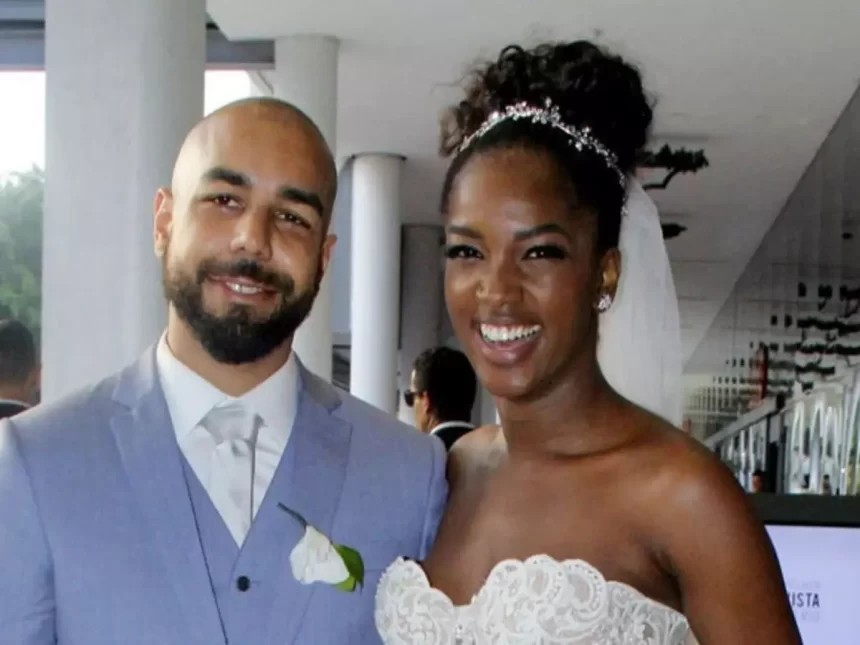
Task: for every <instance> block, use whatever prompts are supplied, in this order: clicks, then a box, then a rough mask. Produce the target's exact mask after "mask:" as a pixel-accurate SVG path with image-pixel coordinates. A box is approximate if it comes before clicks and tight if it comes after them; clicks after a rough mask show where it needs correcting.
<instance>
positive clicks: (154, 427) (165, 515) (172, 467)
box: [111, 350, 226, 645]
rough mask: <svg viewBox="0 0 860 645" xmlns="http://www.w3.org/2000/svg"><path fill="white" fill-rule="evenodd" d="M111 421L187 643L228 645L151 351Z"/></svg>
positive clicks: (123, 389)
mask: <svg viewBox="0 0 860 645" xmlns="http://www.w3.org/2000/svg"><path fill="white" fill-rule="evenodd" d="M114 399H115V401H117V402H118V403H119V404H120V405H122V406H123V410H122V411H121V412H119V413H118V414H116V415H115V416H114V417H113V418H112V419H111V429H112V431H113V434H114V439H115V441H116V444H117V447H118V449H119V454H120V458H121V459H122V463H123V466H124V467H125V470H126V472H127V474H128V480H129V483H130V486H131V488H132V489H133V490H134V492H135V494H136V497H137V499H138V500H139V503H140V507H141V509H142V512H143V514H144V516H145V519H146V520H147V524H148V525H149V527H150V528H151V530H152V534H153V536H154V540H155V543H156V546H157V548H158V549H159V551H160V552H161V555H162V557H163V559H164V565H165V572H166V574H167V579H168V581H169V582H170V584H171V586H172V587H173V591H174V594H175V597H176V599H177V602H178V603H179V605H180V607H181V608H182V611H183V614H184V616H185V618H186V622H187V625H188V634H187V638H188V639H191V640H184V641H183V642H191V641H193V642H195V643H199V645H213V644H224V645H225V644H226V637H225V634H224V629H223V627H222V624H221V618H220V616H219V614H218V607H217V604H216V602H215V596H214V593H213V590H212V585H211V582H210V580H209V573H208V570H207V567H206V560H205V556H204V554H203V548H202V545H201V543H200V536H199V533H198V530H197V523H196V521H195V517H194V510H193V507H192V505H191V499H190V497H189V493H188V486H187V484H186V482H185V478H184V473H183V469H182V461H181V452H180V450H179V446H178V445H177V443H176V436H175V434H174V431H173V425H172V423H171V421H170V414H169V412H168V410H167V404H166V402H165V400H164V395H163V393H162V391H161V386H160V384H159V381H158V376H157V372H156V366H155V351H154V350H150V351H149V352H147V354H145V355H144V356H143V358H141V360H140V361H139V362H138V363H137V364H136V365H135V366H133V367H131V368H129V369H128V370H126V372H125V373H124V374H123V375H122V377H121V379H120V382H119V385H118V386H117V389H116V391H115V392H114Z"/></svg>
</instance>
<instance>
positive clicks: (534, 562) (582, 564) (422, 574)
mask: <svg viewBox="0 0 860 645" xmlns="http://www.w3.org/2000/svg"><path fill="white" fill-rule="evenodd" d="M546 563H552V564H554V565H556V566H571V567H575V568H578V569H583V570H584V571H587V572H588V573H590V574H591V575H593V576H594V577H596V578H599V579H600V580H601V581H602V582H603V583H604V584H606V585H609V586H613V587H617V588H619V589H624V590H625V591H627V592H628V593H630V594H631V595H632V596H636V597H638V598H639V600H640V602H645V603H649V604H652V605H655V606H657V607H659V608H660V609H662V610H665V611H668V612H672V613H673V614H675V615H676V616H678V617H679V618H681V619H683V620H686V617H685V616H684V614H682V613H681V612H679V611H678V610H676V609H674V608H672V607H670V606H669V605H666V604H664V603H662V602H660V601H658V600H654V599H653V598H651V597H649V596H646V595H645V594H644V593H642V592H641V591H639V590H638V589H637V588H636V587H634V586H633V585H629V584H627V583H626V582H620V581H618V580H608V579H607V578H605V577H604V576H603V574H602V573H600V571H599V570H598V569H597V568H595V567H593V566H592V565H591V564H589V563H588V562H587V561H585V560H580V559H578V558H570V559H567V560H556V559H555V558H553V557H552V556H549V555H545V554H541V555H533V556H531V557H529V558H526V559H525V560H518V559H516V558H508V559H506V560H501V561H500V562H499V563H497V564H496V565H495V566H494V567H493V568H492V569H490V573H489V574H487V578H486V579H485V580H484V584H482V585H481V588H480V589H478V591H476V592H475V595H474V596H472V600H470V601H469V603H468V604H465V605H457V604H455V603H454V601H453V600H451V599H450V598H449V597H448V596H447V594H445V592H443V591H441V590H439V589H437V588H436V587H434V586H433V585H431V584H430V578H428V577H427V572H426V571H425V570H424V567H423V566H422V565H421V563H420V562H417V561H416V560H412V559H410V558H403V557H400V558H397V560H395V561H394V563H393V564H392V565H391V566H390V567H389V568H388V571H386V575H388V573H389V572H390V571H391V569H392V568H393V567H394V566H395V565H397V566H406V567H414V572H415V574H416V575H417V576H418V577H419V578H420V579H421V581H423V583H424V585H425V586H426V587H427V589H428V590H429V591H433V592H436V593H438V594H439V595H440V596H442V597H444V598H445V599H446V600H447V601H448V602H449V603H451V606H452V607H453V608H454V609H460V610H462V609H468V608H469V606H471V605H472V604H473V603H474V602H475V600H476V599H477V598H479V597H480V595H481V592H482V591H483V590H484V589H485V588H486V587H487V584H488V583H489V582H490V581H491V580H493V579H494V578H495V577H496V576H498V572H499V571H502V570H505V569H510V568H513V567H516V568H519V567H523V568H529V567H532V566H541V565H542V564H546ZM380 582H381V581H380Z"/></svg>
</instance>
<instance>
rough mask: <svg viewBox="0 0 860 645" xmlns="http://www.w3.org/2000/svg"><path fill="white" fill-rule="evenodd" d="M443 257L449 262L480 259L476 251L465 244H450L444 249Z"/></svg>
mask: <svg viewBox="0 0 860 645" xmlns="http://www.w3.org/2000/svg"><path fill="white" fill-rule="evenodd" d="M445 257H446V258H447V259H449V260H475V259H478V258H480V257H481V254H480V252H478V249H476V248H474V247H472V246H467V245H465V244H450V245H448V246H446V247H445Z"/></svg>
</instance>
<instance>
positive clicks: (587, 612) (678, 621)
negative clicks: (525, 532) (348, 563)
mask: <svg viewBox="0 0 860 645" xmlns="http://www.w3.org/2000/svg"><path fill="white" fill-rule="evenodd" d="M375 617H376V624H377V629H378V630H379V632H380V635H381V636H382V640H383V642H384V643H385V644H386V645H412V644H417V643H425V644H428V645H435V644H438V645H442V644H445V645H450V644H456V645H460V644H462V645H472V644H483V643H502V644H506V645H628V644H631V645H634V644H635V645H640V643H641V644H642V645H684V644H685V643H691V642H695V641H694V640H688V639H691V638H692V637H691V634H690V630H689V625H688V623H687V619H686V618H685V617H684V615H683V614H681V613H680V612H678V611H677V610H675V609H673V608H671V607H669V606H667V605H665V604H663V603H661V602H658V601H656V600H654V599H652V598H649V597H648V596H646V595H645V594H643V593H642V592H640V591H639V590H638V589H636V588H635V587H633V586H631V585H629V584H626V583H623V582H618V581H611V580H607V579H606V578H605V577H604V576H603V574H601V573H600V571H598V570H597V569H596V568H595V567H593V566H592V565H591V564H589V563H588V562H586V561H584V560H579V559H569V560H557V559H555V558H553V557H551V556H549V555H546V554H540V555H534V556H531V557H530V558H527V559H526V560H517V559H507V560H503V561H501V562H499V563H498V564H496V565H495V566H494V567H493V568H492V569H491V571H490V573H489V575H488V576H487V578H486V580H485V581H484V583H483V585H482V586H481V587H480V589H478V591H477V592H475V594H474V596H473V597H472V599H471V600H470V601H469V602H468V603H467V604H460V605H457V604H455V603H454V602H453V601H452V600H451V599H450V598H449V597H448V596H447V595H446V594H445V593H444V592H442V591H441V590H439V589H436V588H434V587H433V586H432V585H431V583H430V580H429V578H428V577H427V573H426V572H425V571H424V569H423V567H422V566H421V564H420V563H418V562H416V561H414V560H408V559H406V558H398V559H397V560H395V561H394V562H393V563H392V564H391V565H390V566H389V567H388V569H386V571H385V573H383V575H382V577H381V579H380V582H379V586H378V587H377V595H376V616H375Z"/></svg>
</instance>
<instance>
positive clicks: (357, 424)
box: [335, 389, 440, 453]
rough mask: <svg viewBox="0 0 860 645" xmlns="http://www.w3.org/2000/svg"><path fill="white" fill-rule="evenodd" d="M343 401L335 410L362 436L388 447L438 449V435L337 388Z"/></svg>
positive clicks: (398, 449) (368, 440) (366, 440)
mask: <svg viewBox="0 0 860 645" xmlns="http://www.w3.org/2000/svg"><path fill="white" fill-rule="evenodd" d="M337 393H338V396H339V397H340V405H339V407H338V408H337V410H336V411H335V414H336V415H337V416H339V417H340V418H342V419H344V420H345V421H347V422H349V423H350V424H351V425H352V427H353V431H354V432H358V433H359V435H360V436H361V440H362V441H365V442H370V443H372V444H374V445H376V444H384V445H385V446H387V449H388V450H396V451H400V450H407V451H419V452H428V453H430V452H433V451H434V450H437V449H438V444H439V443H440V442H439V440H438V439H435V438H433V437H430V436H429V435H426V434H424V433H423V432H421V431H419V430H418V429H417V428H415V427H414V426H411V425H408V424H406V423H403V422H402V421H400V420H399V419H397V418H395V417H393V416H392V415H390V414H388V413H387V412H383V411H382V410H380V409H379V408H377V407H375V406H373V405H370V404H369V403H367V402H365V401H362V400H361V399H359V398H357V397H355V396H353V395H351V394H348V393H347V392H344V391H343V390H340V389H338V390H337Z"/></svg>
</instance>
